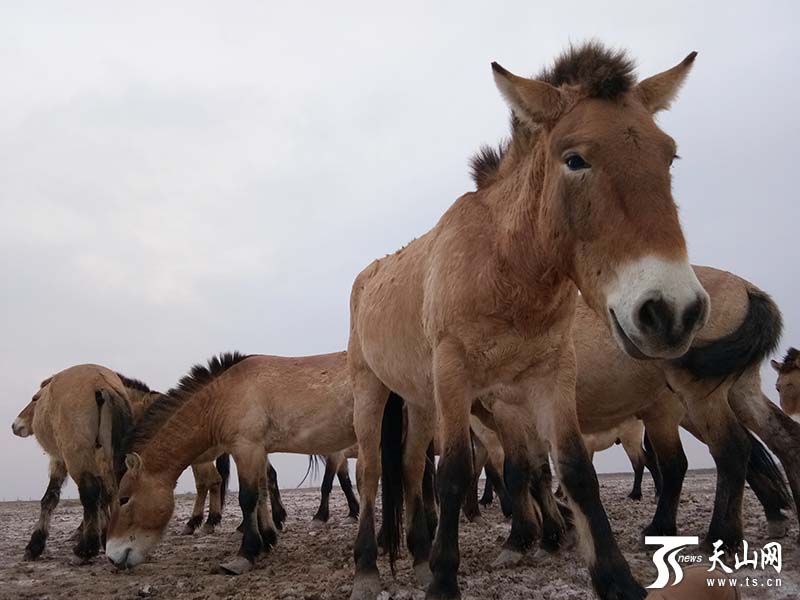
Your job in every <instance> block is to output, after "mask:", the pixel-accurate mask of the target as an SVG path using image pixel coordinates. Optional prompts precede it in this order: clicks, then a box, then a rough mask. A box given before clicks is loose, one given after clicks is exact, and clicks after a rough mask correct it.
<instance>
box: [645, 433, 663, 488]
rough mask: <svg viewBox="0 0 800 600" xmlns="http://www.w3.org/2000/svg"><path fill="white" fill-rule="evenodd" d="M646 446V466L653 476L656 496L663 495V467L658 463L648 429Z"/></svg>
mask: <svg viewBox="0 0 800 600" xmlns="http://www.w3.org/2000/svg"><path fill="white" fill-rule="evenodd" d="M642 446H643V448H644V457H645V463H644V464H645V466H646V467H647V470H648V471H650V476H651V477H652V478H653V486H654V487H655V490H656V496H660V495H661V488H662V486H663V480H662V478H661V467H659V465H658V458H656V453H655V451H654V450H653V445H652V444H651V443H650V437H649V436H648V435H647V430H645V432H644V440H643V442H642Z"/></svg>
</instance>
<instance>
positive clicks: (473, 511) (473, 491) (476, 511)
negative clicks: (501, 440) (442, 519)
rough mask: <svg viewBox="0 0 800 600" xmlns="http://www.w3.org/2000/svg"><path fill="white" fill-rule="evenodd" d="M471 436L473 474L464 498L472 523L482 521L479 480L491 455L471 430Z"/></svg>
mask: <svg viewBox="0 0 800 600" xmlns="http://www.w3.org/2000/svg"><path fill="white" fill-rule="evenodd" d="M470 437H471V438H472V450H473V452H472V465H473V474H472V479H471V481H470V484H469V491H468V492H467V497H466V498H465V499H464V516H465V517H466V518H467V521H469V522H470V523H480V522H481V508H480V505H479V504H478V480H479V479H480V477H481V472H482V471H483V465H484V464H486V460H487V458H488V457H489V453H488V452H487V451H486V447H485V446H484V445H483V443H482V442H481V441H480V439H478V437H477V436H476V435H475V434H474V433H472V432H471V433H470Z"/></svg>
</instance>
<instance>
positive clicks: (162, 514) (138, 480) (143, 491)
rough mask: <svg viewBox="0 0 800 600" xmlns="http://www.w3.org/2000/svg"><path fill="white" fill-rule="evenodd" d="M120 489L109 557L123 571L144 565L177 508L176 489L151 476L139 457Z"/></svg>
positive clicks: (132, 462)
mask: <svg viewBox="0 0 800 600" xmlns="http://www.w3.org/2000/svg"><path fill="white" fill-rule="evenodd" d="M125 464H126V466H127V468H128V470H127V471H126V473H125V475H124V476H123V477H122V480H121V482H120V486H119V502H118V504H117V505H116V506H114V508H113V510H112V512H111V521H110V523H109V526H108V535H107V539H108V541H107V542H106V556H108V558H109V560H110V561H111V562H113V563H114V565H115V566H116V567H118V568H120V569H130V568H133V567H135V566H136V565H138V564H140V563H142V562H144V560H145V559H146V558H147V555H148V554H149V553H150V551H151V550H152V549H153V547H154V546H155V545H156V544H157V543H158V542H159V541H160V540H161V537H162V536H163V535H164V530H165V529H166V527H167V524H168V523H169V520H170V517H171V516H172V511H173V509H174V508H175V497H174V494H173V487H174V486H173V485H170V484H169V482H167V481H165V480H164V478H162V477H160V476H156V475H154V474H152V473H148V472H147V471H146V470H145V469H144V467H143V464H142V462H141V458H140V457H139V456H138V455H129V456H128V458H127V459H126V461H125Z"/></svg>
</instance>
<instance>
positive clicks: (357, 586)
mask: <svg viewBox="0 0 800 600" xmlns="http://www.w3.org/2000/svg"><path fill="white" fill-rule="evenodd" d="M382 590H383V586H382V585H381V578H380V576H379V575H378V574H377V573H375V574H374V575H362V576H360V577H356V579H355V581H353V592H352V593H351V594H350V600H375V598H377V597H378V594H380V593H381V591H382Z"/></svg>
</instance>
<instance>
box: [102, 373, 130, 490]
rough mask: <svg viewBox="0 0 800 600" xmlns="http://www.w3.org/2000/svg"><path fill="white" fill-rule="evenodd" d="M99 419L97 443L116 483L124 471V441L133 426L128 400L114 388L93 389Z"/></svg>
mask: <svg viewBox="0 0 800 600" xmlns="http://www.w3.org/2000/svg"><path fill="white" fill-rule="evenodd" d="M94 399H95V402H97V411H98V414H99V421H98V427H97V445H98V446H99V447H100V448H102V449H103V450H104V451H105V454H106V458H107V460H108V464H109V466H110V467H111V469H112V470H113V473H114V478H115V480H116V482H117V483H119V480H120V479H122V475H123V474H124V473H125V441H126V439H127V436H128V434H129V433H130V431H131V429H132V428H133V414H132V413H131V407H130V404H129V403H128V401H127V400H126V399H125V398H123V397H122V396H120V395H119V394H118V393H117V392H115V391H114V390H110V389H107V388H103V389H99V390H95V392H94Z"/></svg>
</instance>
